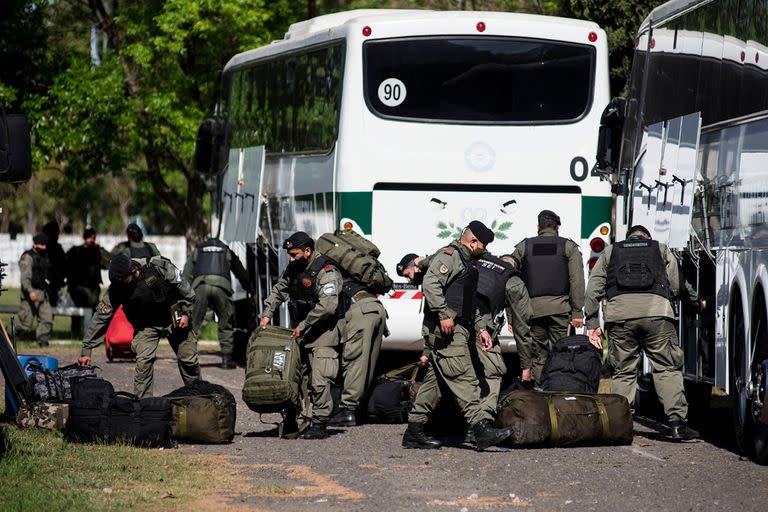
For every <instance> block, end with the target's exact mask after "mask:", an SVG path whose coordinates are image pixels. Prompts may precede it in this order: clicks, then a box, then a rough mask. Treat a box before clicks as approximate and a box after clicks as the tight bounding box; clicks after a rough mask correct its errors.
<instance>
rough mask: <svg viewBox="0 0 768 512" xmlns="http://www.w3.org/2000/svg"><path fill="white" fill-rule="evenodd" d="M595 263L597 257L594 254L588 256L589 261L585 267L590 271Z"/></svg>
mask: <svg viewBox="0 0 768 512" xmlns="http://www.w3.org/2000/svg"><path fill="white" fill-rule="evenodd" d="M596 264H597V258H595V257H594V256H593V257H592V258H589V261H587V268H588V269H589V271H590V272H592V269H593V268H595V265H596Z"/></svg>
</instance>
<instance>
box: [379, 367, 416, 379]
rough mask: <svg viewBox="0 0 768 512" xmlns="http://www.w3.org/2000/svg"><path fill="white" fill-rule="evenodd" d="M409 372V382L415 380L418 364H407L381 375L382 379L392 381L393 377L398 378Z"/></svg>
mask: <svg viewBox="0 0 768 512" xmlns="http://www.w3.org/2000/svg"><path fill="white" fill-rule="evenodd" d="M409 371H410V372H411V380H416V374H417V373H419V364H418V363H409V364H407V365H405V366H403V367H401V368H395V369H394V370H392V371H389V372H387V373H385V374H384V375H382V377H384V378H387V379H392V378H395V377H400V376H402V375H403V374H404V373H406V372H409Z"/></svg>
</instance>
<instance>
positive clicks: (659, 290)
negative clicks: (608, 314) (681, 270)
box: [605, 239, 672, 300]
mask: <svg viewBox="0 0 768 512" xmlns="http://www.w3.org/2000/svg"><path fill="white" fill-rule="evenodd" d="M624 293H654V294H656V295H661V296H662V297H664V298H665V299H671V298H672V292H671V290H670V287H669V280H668V279H667V268H666V265H664V260H663V259H662V257H661V249H660V248H659V242H657V241H656V240H643V239H629V240H624V241H622V242H616V243H615V244H613V249H612V250H611V260H610V261H609V262H608V268H607V276H606V281H605V297H606V298H607V299H608V300H611V299H612V298H614V297H616V296H617V295H622V294H624Z"/></svg>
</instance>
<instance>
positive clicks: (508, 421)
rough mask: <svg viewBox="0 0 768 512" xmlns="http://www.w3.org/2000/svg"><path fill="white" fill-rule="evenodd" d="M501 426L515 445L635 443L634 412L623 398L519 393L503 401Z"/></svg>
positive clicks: (509, 440)
mask: <svg viewBox="0 0 768 512" xmlns="http://www.w3.org/2000/svg"><path fill="white" fill-rule="evenodd" d="M496 423H497V426H499V427H512V436H510V438H509V439H508V440H507V441H506V442H507V443H510V444H511V445H512V446H517V447H522V446H576V445H621V444H631V443H632V436H633V422H632V412H631V411H630V409H629V402H627V399H626V398H624V397H623V396H621V395H614V394H611V395H607V394H606V395H589V394H579V393H559V392H539V391H525V390H515V391H511V392H508V393H505V394H503V395H502V396H501V397H500V398H499V414H498V417H497V419H496Z"/></svg>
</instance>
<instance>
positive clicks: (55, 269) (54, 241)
mask: <svg viewBox="0 0 768 512" xmlns="http://www.w3.org/2000/svg"><path fill="white" fill-rule="evenodd" d="M43 233H45V235H46V236H47V237H48V244H46V250H45V253H46V254H47V255H48V261H49V262H50V263H51V268H50V271H49V273H48V280H49V281H50V283H51V284H50V286H49V288H48V301H49V302H50V303H51V306H53V307H56V305H57V304H58V303H59V290H61V289H62V288H63V287H64V281H65V280H66V278H67V256H66V255H65V254H64V248H63V247H62V246H61V244H60V243H59V233H60V230H59V223H58V222H56V221H55V220H53V221H51V222H49V223H48V224H46V225H45V226H43Z"/></svg>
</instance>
